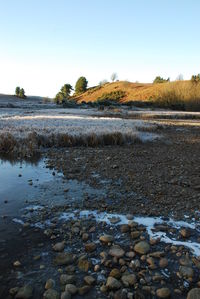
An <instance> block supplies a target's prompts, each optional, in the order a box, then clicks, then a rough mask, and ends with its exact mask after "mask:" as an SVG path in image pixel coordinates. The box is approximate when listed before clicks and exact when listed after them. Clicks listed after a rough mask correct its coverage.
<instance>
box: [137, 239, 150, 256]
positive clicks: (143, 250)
mask: <svg viewBox="0 0 200 299" xmlns="http://www.w3.org/2000/svg"><path fill="white" fill-rule="evenodd" d="M134 250H135V251H136V252H137V253H139V254H147V253H148V252H149V250H150V246H149V244H148V243H147V242H146V241H141V242H139V243H137V244H136V245H135V246H134Z"/></svg>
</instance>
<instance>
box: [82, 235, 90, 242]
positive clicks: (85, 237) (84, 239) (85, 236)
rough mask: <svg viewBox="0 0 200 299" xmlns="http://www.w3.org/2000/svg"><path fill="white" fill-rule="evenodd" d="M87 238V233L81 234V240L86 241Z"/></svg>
mask: <svg viewBox="0 0 200 299" xmlns="http://www.w3.org/2000/svg"><path fill="white" fill-rule="evenodd" d="M88 239H89V235H88V234H87V233H84V234H82V240H83V241H84V242H86V241H87V240H88Z"/></svg>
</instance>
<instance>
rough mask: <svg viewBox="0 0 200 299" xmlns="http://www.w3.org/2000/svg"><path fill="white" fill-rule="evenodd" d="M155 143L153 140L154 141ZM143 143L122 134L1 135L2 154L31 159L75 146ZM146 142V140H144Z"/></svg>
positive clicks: (136, 135) (136, 136) (0, 146)
mask: <svg viewBox="0 0 200 299" xmlns="http://www.w3.org/2000/svg"><path fill="white" fill-rule="evenodd" d="M152 141H153V139H152ZM138 142H139V143H140V142H143V140H142V138H141V137H140V135H138V134H136V133H135V134H128V133H127V134H122V133H121V132H114V133H105V134H99V135H97V134H94V133H91V134H88V135H69V134H52V135H51V136H44V135H40V134H37V133H36V132H33V133H31V134H29V135H28V137H27V138H15V137H14V136H12V135H11V134H1V136H0V154H14V155H18V156H21V157H31V156H34V155H35V154H36V153H40V152H41V150H42V149H47V148H52V147H54V148H64V147H74V146H84V147H97V146H108V145H115V146H116V145H118V146H122V145H124V144H134V143H138ZM144 142H145V140H144Z"/></svg>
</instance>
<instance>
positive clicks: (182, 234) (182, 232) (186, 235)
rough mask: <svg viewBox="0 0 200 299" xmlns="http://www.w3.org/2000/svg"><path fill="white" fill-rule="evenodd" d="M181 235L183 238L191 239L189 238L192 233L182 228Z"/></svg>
mask: <svg viewBox="0 0 200 299" xmlns="http://www.w3.org/2000/svg"><path fill="white" fill-rule="evenodd" d="M180 234H181V236H182V237H183V238H189V237H190V236H191V232H190V230H189V229H187V228H182V229H181V230H180Z"/></svg>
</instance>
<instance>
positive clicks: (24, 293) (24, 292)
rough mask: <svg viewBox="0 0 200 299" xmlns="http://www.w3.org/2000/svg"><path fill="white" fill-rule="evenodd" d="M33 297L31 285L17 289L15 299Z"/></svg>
mask: <svg viewBox="0 0 200 299" xmlns="http://www.w3.org/2000/svg"><path fill="white" fill-rule="evenodd" d="M32 295H33V287H32V286H31V285H25V286H23V287H22V288H19V290H18V292H17V295H16V296H15V298H20V299H29V298H31V297H32Z"/></svg>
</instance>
